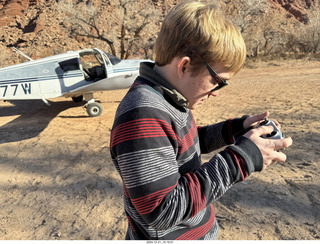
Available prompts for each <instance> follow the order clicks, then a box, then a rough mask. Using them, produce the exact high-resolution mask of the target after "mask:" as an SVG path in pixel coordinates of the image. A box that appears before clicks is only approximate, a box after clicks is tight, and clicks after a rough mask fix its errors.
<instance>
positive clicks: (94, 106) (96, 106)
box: [86, 102, 102, 117]
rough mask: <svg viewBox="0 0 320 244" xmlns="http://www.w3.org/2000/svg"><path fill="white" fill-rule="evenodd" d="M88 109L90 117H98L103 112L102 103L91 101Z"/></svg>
mask: <svg viewBox="0 0 320 244" xmlns="http://www.w3.org/2000/svg"><path fill="white" fill-rule="evenodd" d="M86 109H87V113H88V115H89V116H90V117H98V116H100V115H101V113H102V106H101V105H100V103H96V102H94V103H89V104H88V105H87V108H86Z"/></svg>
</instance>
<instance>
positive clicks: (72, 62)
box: [59, 58, 80, 72]
mask: <svg viewBox="0 0 320 244" xmlns="http://www.w3.org/2000/svg"><path fill="white" fill-rule="evenodd" d="M59 65H60V67H61V69H62V70H63V71H64V72H68V71H71V70H78V69H80V66H79V62H78V58H73V59H69V60H66V61H62V62H59Z"/></svg>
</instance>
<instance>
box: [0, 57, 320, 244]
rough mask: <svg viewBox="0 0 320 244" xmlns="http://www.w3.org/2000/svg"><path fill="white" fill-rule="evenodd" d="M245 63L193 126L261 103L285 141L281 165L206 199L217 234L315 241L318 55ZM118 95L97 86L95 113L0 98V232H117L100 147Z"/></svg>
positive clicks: (114, 195) (119, 224) (117, 198)
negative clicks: (97, 112)
mask: <svg viewBox="0 0 320 244" xmlns="http://www.w3.org/2000/svg"><path fill="white" fill-rule="evenodd" d="M253 66H259V67H257V68H250V69H248V68H245V69H243V70H242V71H241V72H240V73H239V74H238V75H237V76H236V77H235V78H234V79H232V80H231V81H230V82H229V83H230V85H229V86H228V87H227V88H225V89H224V90H222V91H221V92H220V96H219V97H217V98H210V99H209V101H207V103H206V104H204V105H202V107H200V108H199V109H197V110H196V111H194V116H195V119H196V122H197V124H198V125H205V124H208V123H215V122H218V121H221V120H225V119H228V118H233V117H239V116H242V115H244V114H257V113H260V112H264V111H265V110H268V111H270V113H271V116H270V118H273V119H276V120H277V121H279V122H280V124H281V125H282V130H283V132H284V133H285V134H286V135H288V136H291V137H292V138H293V145H292V147H290V148H289V149H287V150H286V151H285V152H286V154H287V156H288V160H287V161H286V162H285V163H277V164H276V165H274V166H272V167H269V168H268V169H267V170H266V171H264V172H262V173H254V174H252V175H251V176H250V177H249V178H248V180H246V181H245V182H242V183H239V184H236V185H234V186H233V187H232V188H231V189H230V190H229V191H228V192H227V193H226V194H225V195H224V196H223V197H221V198H220V199H219V200H217V201H216V202H215V203H214V205H215V210H216V214H217V218H218V221H219V224H220V236H219V239H220V240H246V239H247V240H295V239H298V240H314V239H317V240H319V239H320V187H319V185H320V178H319V164H320V157H319V156H320V149H319V144H320V100H319V93H320V84H319V83H320V78H319V77H320V62H316V61H312V62H311V61H299V60H297V61H290V62H289V61H288V62H280V61H278V62H270V63H268V64H253ZM125 93H126V90H122V91H108V92H99V93H97V94H96V95H95V97H96V98H97V100H100V101H101V104H102V106H103V109H104V111H103V114H102V115H101V116H100V117H96V118H91V117H88V116H87V114H86V112H85V110H84V109H83V108H82V107H81V104H80V105H79V104H75V103H73V102H72V101H69V100H68V99H65V98H57V99H52V100H50V102H51V106H50V107H47V106H46V105H45V104H44V103H43V102H42V101H14V102H3V101H0V196H1V197H0V206H1V207H0V239H2V240H13V239H14V240H32V239H36V240H53V239H58V240H89V239H91V240H92V239H95V240H101V239H107V240H121V239H123V238H124V236H125V232H126V226H127V222H126V218H125V216H124V213H123V203H122V183H121V180H120V177H119V176H118V174H117V172H116V170H115V168H114V166H113V164H112V162H111V160H110V154H109V148H108V147H109V136H110V129H111V126H112V123H113V117H114V114H115V111H116V108H117V106H118V104H119V102H120V100H121V99H122V97H123V96H124V95H125ZM211 156H212V155H204V156H203V161H206V160H208V159H209V158H210V157H211Z"/></svg>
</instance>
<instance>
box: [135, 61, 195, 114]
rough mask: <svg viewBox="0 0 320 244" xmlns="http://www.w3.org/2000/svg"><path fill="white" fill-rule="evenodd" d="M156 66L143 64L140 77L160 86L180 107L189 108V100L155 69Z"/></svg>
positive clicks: (149, 63) (150, 63) (147, 63)
mask: <svg viewBox="0 0 320 244" xmlns="http://www.w3.org/2000/svg"><path fill="white" fill-rule="evenodd" d="M154 66H155V64H154V63H152V62H143V63H141V64H140V76H141V77H142V78H145V79H147V80H148V81H150V82H151V83H153V84H155V85H157V86H159V87H160V88H161V89H162V90H163V92H164V93H165V94H166V95H167V96H169V97H170V98H171V99H172V101H173V102H175V103H176V104H178V105H179V106H182V107H185V108H187V107H188V105H189V103H188V101H187V99H186V98H185V97H184V96H183V95H182V94H181V93H180V92H178V91H177V90H176V89H175V88H174V87H173V86H172V85H171V83H170V82H168V81H167V80H166V79H165V78H163V77H162V76H161V75H160V74H159V73H158V72H156V71H155V70H154V69H153V68H154Z"/></svg>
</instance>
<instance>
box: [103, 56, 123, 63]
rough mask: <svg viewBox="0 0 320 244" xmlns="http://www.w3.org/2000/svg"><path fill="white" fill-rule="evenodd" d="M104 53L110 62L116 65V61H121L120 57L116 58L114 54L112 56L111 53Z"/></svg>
mask: <svg viewBox="0 0 320 244" xmlns="http://www.w3.org/2000/svg"><path fill="white" fill-rule="evenodd" d="M105 54H106V55H107V56H108V58H109V59H110V62H111V63H112V64H113V65H116V64H118V63H120V62H121V59H119V58H117V57H116V56H113V55H111V54H109V53H105Z"/></svg>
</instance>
